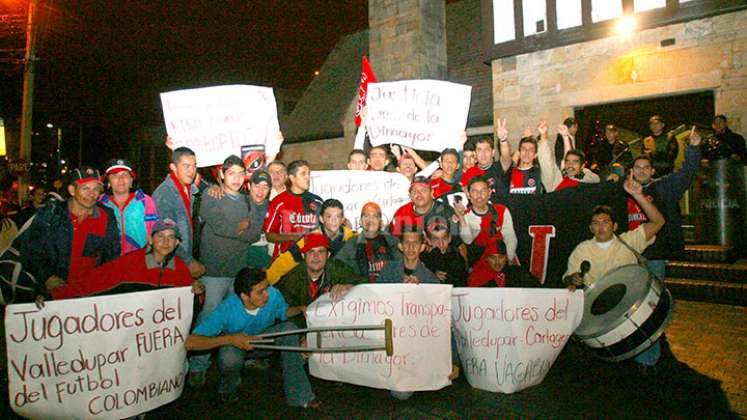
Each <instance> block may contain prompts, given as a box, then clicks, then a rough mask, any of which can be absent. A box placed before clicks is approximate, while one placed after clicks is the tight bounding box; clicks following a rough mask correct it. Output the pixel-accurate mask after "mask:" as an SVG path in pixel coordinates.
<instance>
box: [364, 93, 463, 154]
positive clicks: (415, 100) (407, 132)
mask: <svg viewBox="0 0 747 420" xmlns="http://www.w3.org/2000/svg"><path fill="white" fill-rule="evenodd" d="M471 92H472V87H471V86H467V85H460V84H457V83H451V82H444V81H440V80H402V81H399V82H385V83H369V85H368V95H367V97H366V107H367V108H368V113H367V115H366V130H367V131H368V136H369V138H370V139H371V144H372V145H373V146H378V145H380V144H388V143H396V144H401V145H403V146H406V147H411V148H413V149H417V150H432V151H436V152H441V151H443V149H445V148H447V147H453V148H455V149H457V150H461V149H462V141H461V136H462V133H463V132H464V129H465V127H466V126H467V115H468V114H469V102H470V94H471Z"/></svg>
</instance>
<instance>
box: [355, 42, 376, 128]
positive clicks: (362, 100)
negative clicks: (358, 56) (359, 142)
mask: <svg viewBox="0 0 747 420" xmlns="http://www.w3.org/2000/svg"><path fill="white" fill-rule="evenodd" d="M368 82H373V83H376V76H374V74H373V70H371V65H370V64H368V58H367V57H366V56H365V55H364V56H363V68H362V70H361V85H360V87H359V88H358V107H357V108H356V109H355V125H356V126H358V127H360V125H361V110H362V109H363V107H364V106H365V105H366V93H367V92H368Z"/></svg>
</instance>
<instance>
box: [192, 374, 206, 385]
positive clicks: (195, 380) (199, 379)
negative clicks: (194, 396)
mask: <svg viewBox="0 0 747 420" xmlns="http://www.w3.org/2000/svg"><path fill="white" fill-rule="evenodd" d="M205 380H206V379H205V372H189V386H191V387H192V388H199V387H201V386H203V385H205Z"/></svg>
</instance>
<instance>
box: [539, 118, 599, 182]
mask: <svg viewBox="0 0 747 420" xmlns="http://www.w3.org/2000/svg"><path fill="white" fill-rule="evenodd" d="M567 130H568V128H567V127H566V126H565V125H564V124H561V125H559V126H558V131H559V133H558V135H563V136H565V134H564V133H566V132H567ZM537 162H538V163H539V169H540V173H541V175H542V184H543V185H544V186H545V190H546V191H550V192H553V191H560V190H562V189H564V188H568V187H577V186H578V185H580V184H581V183H586V184H591V183H598V182H599V176H598V175H597V174H595V173H594V172H592V171H591V170H590V169H588V168H585V167H584V164H585V163H586V156H585V155H584V153H583V152H582V151H581V150H578V149H571V150H569V151H568V152H567V153H566V154H565V158H564V159H563V170H562V171H561V170H560V169H559V168H558V166H557V165H555V162H554V161H553V159H552V152H551V151H550V144H549V143H548V141H547V139H546V138H544V139H543V138H540V140H539V141H538V142H537Z"/></svg>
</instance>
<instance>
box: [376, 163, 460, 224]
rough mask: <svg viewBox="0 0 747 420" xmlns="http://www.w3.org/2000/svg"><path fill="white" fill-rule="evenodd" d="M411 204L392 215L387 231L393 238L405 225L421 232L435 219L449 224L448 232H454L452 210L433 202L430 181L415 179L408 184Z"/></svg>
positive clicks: (440, 203)
mask: <svg viewBox="0 0 747 420" xmlns="http://www.w3.org/2000/svg"><path fill="white" fill-rule="evenodd" d="M410 200H412V201H411V202H409V203H407V204H405V205H403V206H402V207H400V208H399V209H397V211H396V212H395V213H394V217H393V219H392V222H391V223H390V225H389V231H390V232H391V233H392V235H394V236H397V237H398V236H399V235H400V234H401V232H402V228H403V226H405V225H416V226H418V227H419V228H420V231H421V232H422V231H423V230H424V229H425V227H426V226H428V225H429V224H430V223H432V222H433V220H435V219H440V220H443V221H444V222H446V223H447V224H449V226H450V230H451V231H453V232H456V224H455V222H454V220H453V216H454V210H453V209H452V208H451V207H450V206H449V205H448V204H447V203H444V202H443V201H434V200H433V192H432V191H431V180H430V179H429V178H426V177H421V176H418V177H415V179H413V181H412V184H410Z"/></svg>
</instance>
